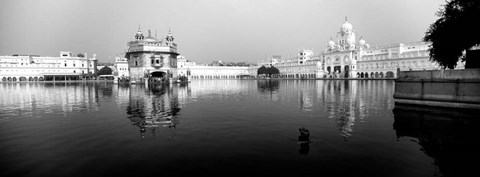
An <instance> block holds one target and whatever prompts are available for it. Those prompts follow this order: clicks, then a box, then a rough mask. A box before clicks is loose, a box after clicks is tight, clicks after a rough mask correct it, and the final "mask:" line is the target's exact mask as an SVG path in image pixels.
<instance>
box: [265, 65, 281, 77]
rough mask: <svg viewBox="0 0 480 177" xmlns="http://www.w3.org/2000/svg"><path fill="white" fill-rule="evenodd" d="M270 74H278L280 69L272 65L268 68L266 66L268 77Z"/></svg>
mask: <svg viewBox="0 0 480 177" xmlns="http://www.w3.org/2000/svg"><path fill="white" fill-rule="evenodd" d="M272 74H280V71H279V70H278V69H277V68H275V67H274V66H270V67H269V68H267V75H268V77H271V76H272Z"/></svg>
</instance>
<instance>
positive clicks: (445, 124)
mask: <svg viewBox="0 0 480 177" xmlns="http://www.w3.org/2000/svg"><path fill="white" fill-rule="evenodd" d="M478 113H479V112H478V110H476V111H475V110H461V111H459V110H455V109H445V108H432V107H418V106H408V105H401V104H396V105H395V108H394V109H393V114H394V123H393V128H394V129H395V131H396V134H397V138H398V140H399V141H402V139H403V138H402V137H406V139H405V140H404V141H406V142H416V143H418V145H420V146H421V148H420V149H421V150H422V151H423V152H424V153H425V155H428V156H430V157H432V158H433V164H434V165H435V166H437V167H438V172H440V173H441V174H440V175H435V176H478V175H479V174H480V171H479V170H478V164H479V163H478V157H480V151H478V149H480V144H479V143H478V142H479V141H480V138H479V136H478V134H479V133H480V129H479V128H478V125H479V123H480V119H478ZM412 139H413V140H412Z"/></svg>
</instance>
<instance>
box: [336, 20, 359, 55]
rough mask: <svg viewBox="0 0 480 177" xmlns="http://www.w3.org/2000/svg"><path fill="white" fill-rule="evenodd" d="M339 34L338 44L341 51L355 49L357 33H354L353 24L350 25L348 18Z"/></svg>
mask: <svg viewBox="0 0 480 177" xmlns="http://www.w3.org/2000/svg"><path fill="white" fill-rule="evenodd" d="M338 34H339V35H340V36H339V39H338V42H337V43H338V44H339V46H340V50H353V49H355V33H354V32H353V26H352V24H350V23H348V20H347V17H345V23H343V24H342V26H341V27H340V31H339V32H338Z"/></svg>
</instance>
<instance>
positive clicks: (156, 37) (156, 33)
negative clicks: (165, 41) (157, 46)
mask: <svg viewBox="0 0 480 177" xmlns="http://www.w3.org/2000/svg"><path fill="white" fill-rule="evenodd" d="M155 39H157V30H155Z"/></svg>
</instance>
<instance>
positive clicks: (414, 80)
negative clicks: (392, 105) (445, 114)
mask: <svg viewBox="0 0 480 177" xmlns="http://www.w3.org/2000/svg"><path fill="white" fill-rule="evenodd" d="M398 76H399V77H398V78H397V79H396V80H395V93H394V95H393V97H394V98H395V102H397V103H405V104H419V105H427V106H441V107H455V108H473V109H480V69H463V70H430V71H403V72H400V73H399V75H398Z"/></svg>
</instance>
